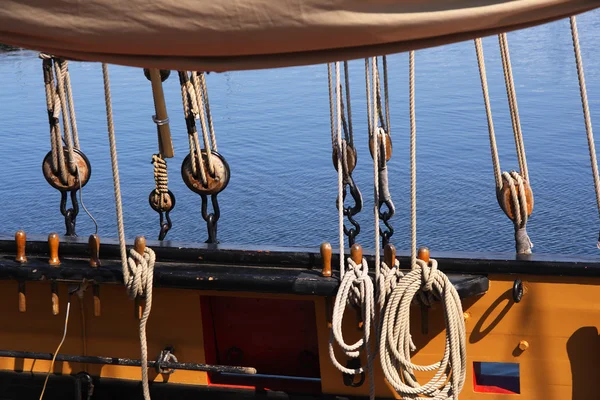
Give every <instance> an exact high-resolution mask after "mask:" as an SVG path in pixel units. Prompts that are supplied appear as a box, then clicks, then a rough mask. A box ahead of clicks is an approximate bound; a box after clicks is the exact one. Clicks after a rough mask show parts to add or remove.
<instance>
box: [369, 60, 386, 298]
mask: <svg viewBox="0 0 600 400" xmlns="http://www.w3.org/2000/svg"><path fill="white" fill-rule="evenodd" d="M371 67H372V70H371V77H370V79H372V81H371V83H372V85H369V84H368V83H367V88H369V87H371V88H372V93H368V92H367V98H370V97H371V98H372V100H371V101H369V100H367V104H371V105H372V107H373V109H372V111H371V112H370V111H369V110H367V113H368V114H369V116H370V118H372V119H371V122H370V124H369V126H370V127H371V129H372V131H369V138H370V140H371V141H372V143H373V198H374V204H373V218H374V220H375V221H374V222H375V282H376V283H377V285H378V286H379V281H380V280H381V277H380V269H381V265H380V262H381V261H380V259H381V243H380V242H381V240H380V235H379V196H380V193H379V186H380V181H379V177H380V174H379V135H380V134H381V133H383V134H384V135H383V136H385V132H383V130H382V129H381V128H380V127H379V124H378V123H377V118H378V115H379V112H378V109H377V106H378V103H377V94H378V92H379V85H378V79H377V57H373V58H372V59H371ZM368 75H369V74H367V77H368ZM368 78H369V77H368ZM384 147H385V146H384ZM383 157H384V158H385V154H384V155H383ZM377 303H378V304H379V305H380V306H382V305H383V300H382V299H381V293H378V294H377Z"/></svg>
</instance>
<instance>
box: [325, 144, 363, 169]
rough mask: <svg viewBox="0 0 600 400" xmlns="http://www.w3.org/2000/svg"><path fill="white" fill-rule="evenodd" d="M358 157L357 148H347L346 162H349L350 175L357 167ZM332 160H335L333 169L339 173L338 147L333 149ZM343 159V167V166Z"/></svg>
mask: <svg viewBox="0 0 600 400" xmlns="http://www.w3.org/2000/svg"><path fill="white" fill-rule="evenodd" d="M357 157H358V155H357V154H356V148H355V147H352V146H346V160H348V173H349V174H351V173H352V171H354V168H355V167H356V160H357ZM331 159H332V160H333V167H334V168H335V170H336V171H337V168H338V149H337V147H334V148H333V152H332V154H331ZM343 162H344V161H343V158H342V165H343Z"/></svg>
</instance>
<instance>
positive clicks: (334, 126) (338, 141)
mask: <svg viewBox="0 0 600 400" xmlns="http://www.w3.org/2000/svg"><path fill="white" fill-rule="evenodd" d="M327 76H328V81H329V112H330V122H331V145H332V147H333V148H334V149H337V172H338V196H337V203H338V204H337V206H338V207H337V208H338V234H339V235H338V238H339V245H340V279H343V278H344V273H345V270H344V247H345V243H344V192H343V190H344V172H343V168H342V166H343V155H342V153H345V148H344V146H343V143H342V117H341V109H342V105H341V96H342V95H341V92H340V90H339V86H340V63H339V62H336V63H335V80H336V82H335V88H336V89H334V88H333V71H332V65H331V64H327ZM334 96H335V100H334ZM334 102H335V105H334Z"/></svg>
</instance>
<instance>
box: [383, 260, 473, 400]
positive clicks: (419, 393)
mask: <svg viewBox="0 0 600 400" xmlns="http://www.w3.org/2000/svg"><path fill="white" fill-rule="evenodd" d="M425 289H428V290H429V292H430V293H432V295H434V296H435V297H437V298H439V299H441V301H442V305H443V308H444V313H445V315H446V318H445V321H446V346H445V349H444V355H443V357H442V360H440V361H438V362H436V363H434V364H430V365H417V364H414V363H412V361H411V357H410V352H411V351H414V350H415V346H414V343H413V341H412V337H411V335H410V306H411V303H412V302H413V299H414V298H415V297H416V296H418V294H419V292H422V291H423V290H425ZM381 319H382V322H381V332H380V340H379V345H380V349H381V351H380V360H381V365H382V368H383V372H384V375H385V378H386V379H387V380H388V382H389V383H390V385H391V386H392V387H393V388H394V389H395V390H396V391H397V392H398V394H399V395H400V396H401V397H402V398H403V399H418V398H422V397H427V398H431V399H436V400H445V399H454V400H458V395H459V393H460V391H461V390H462V388H463V386H464V382H465V377H466V365H467V359H466V341H465V337H466V336H465V323H464V318H463V311H462V304H461V301H460V298H459V296H458V293H457V292H456V289H455V288H454V286H453V285H452V283H451V282H450V281H449V279H448V277H447V276H446V275H445V274H444V273H443V272H441V271H440V270H439V269H437V262H436V261H435V260H433V259H431V260H430V263H429V264H427V263H425V262H424V261H421V260H417V263H416V265H415V267H414V268H413V269H412V270H411V271H410V272H409V273H407V274H406V275H405V276H404V278H402V279H401V280H400V282H399V283H398V285H397V286H396V287H395V288H394V290H393V291H392V293H391V295H390V297H389V300H388V302H387V304H386V307H385V309H384V310H383V313H382V317H381ZM414 371H436V373H435V375H434V376H433V378H432V379H431V380H430V381H429V382H427V383H426V384H425V385H420V384H419V383H418V382H417V380H416V378H415V375H414Z"/></svg>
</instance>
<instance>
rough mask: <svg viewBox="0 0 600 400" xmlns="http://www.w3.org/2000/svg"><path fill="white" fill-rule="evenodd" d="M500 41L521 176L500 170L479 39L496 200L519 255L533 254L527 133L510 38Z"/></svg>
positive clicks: (479, 58) (479, 45) (481, 74)
mask: <svg viewBox="0 0 600 400" xmlns="http://www.w3.org/2000/svg"><path fill="white" fill-rule="evenodd" d="M499 41H500V54H501V58H502V65H503V69H504V78H505V82H506V91H507V95H508V102H509V109H510V111H511V120H512V125H513V133H514V137H515V146H516V150H517V158H518V160H519V168H520V173H519V172H516V171H511V172H501V171H502V170H501V168H500V158H499V156H498V146H497V144H496V136H495V133H494V121H493V118H492V109H491V105H490V97H489V89H488V84H487V76H486V68H485V60H484V56H483V45H482V42H481V39H480V38H477V39H475V50H476V54H477V64H478V66H479V75H480V78H481V89H482V92H483V100H484V104H485V112H486V116H487V124H488V132H489V140H490V150H491V153H492V164H493V167H494V179H495V181H496V197H497V199H498V203H499V204H500V207H501V208H502V210H503V211H504V212H505V213H506V215H507V216H508V217H509V218H510V219H511V220H512V222H513V225H514V230H515V244H516V250H517V253H518V254H531V249H532V248H533V243H532V242H531V240H530V238H529V235H528V234H527V220H528V218H529V215H530V214H531V210H532V209H533V193H532V192H531V188H530V186H529V172H528V168H527V159H526V157H525V146H524V142H523V133H522V131H521V125H520V121H519V111H518V108H517V101H516V93H515V87H514V80H513V75H512V68H511V65H510V55H509V52H508V42H507V38H506V35H505V34H501V35H499ZM507 186H508V189H507Z"/></svg>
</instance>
